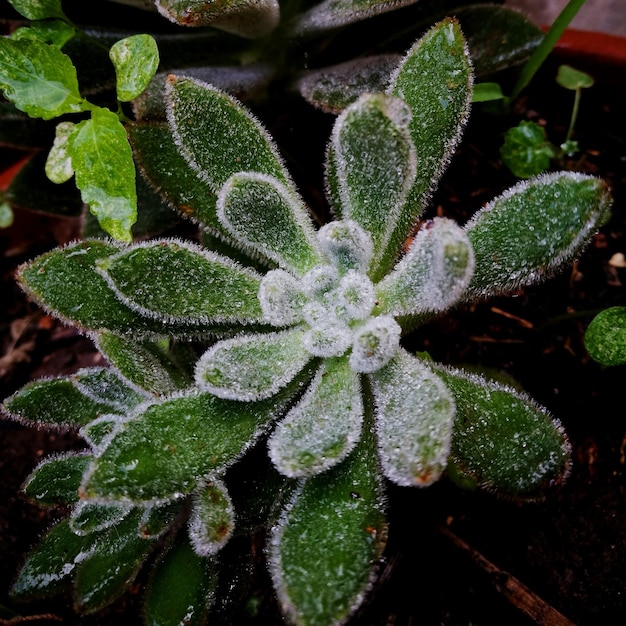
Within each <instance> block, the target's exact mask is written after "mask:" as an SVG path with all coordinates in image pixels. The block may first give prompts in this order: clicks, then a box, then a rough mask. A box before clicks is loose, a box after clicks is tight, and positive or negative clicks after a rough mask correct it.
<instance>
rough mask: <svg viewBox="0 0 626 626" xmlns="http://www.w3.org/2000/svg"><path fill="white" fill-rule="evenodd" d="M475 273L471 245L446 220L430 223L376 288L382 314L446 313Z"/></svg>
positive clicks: (460, 230)
mask: <svg viewBox="0 0 626 626" xmlns="http://www.w3.org/2000/svg"><path fill="white" fill-rule="evenodd" d="M473 271H474V254H473V252H472V245H471V243H470V241H469V239H468V237H467V235H466V233H465V232H464V231H463V229H462V228H461V227H460V226H458V225H457V224H456V222H453V221H452V220H449V219H446V218H435V219H434V220H433V221H431V222H427V223H426V224H424V225H423V226H422V228H421V229H420V230H419V231H418V233H417V235H416V236H415V238H414V239H413V242H412V244H411V247H410V248H409V251H408V253H407V254H406V255H405V256H404V257H403V258H402V259H401V260H400V262H399V263H398V264H397V265H396V267H395V268H394V270H393V271H392V272H391V273H390V274H387V276H385V278H384V279H383V280H382V281H381V282H380V283H378V285H376V299H377V301H378V303H379V306H380V311H381V312H383V313H388V314H391V315H394V316H403V315H415V314H422V315H423V314H427V313H433V312H437V311H445V310H446V309H448V308H450V307H451V306H452V305H454V304H455V303H456V302H457V300H458V299H459V298H460V297H461V295H462V294H463V291H464V290H465V288H466V287H467V285H468V284H469V281H470V279H471V277H472V272H473Z"/></svg>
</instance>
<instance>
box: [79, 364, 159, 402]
mask: <svg viewBox="0 0 626 626" xmlns="http://www.w3.org/2000/svg"><path fill="white" fill-rule="evenodd" d="M71 380H72V382H73V383H74V384H75V385H76V388H77V389H78V390H79V391H80V392H81V393H82V394H84V395H85V396H87V397H88V398H91V399H92V400H93V401H94V402H95V403H97V404H99V403H103V404H107V405H108V406H109V407H110V409H111V410H112V411H113V412H116V413H124V412H127V411H130V410H132V409H134V408H135V407H136V406H138V405H139V404H141V403H142V402H145V401H146V400H148V399H150V395H149V394H147V393H145V392H144V391H141V390H139V389H138V388H136V387H133V386H131V385H130V383H129V382H128V381H127V380H124V379H123V378H122V377H121V376H120V375H119V374H118V373H117V372H116V371H115V370H113V369H110V368H108V367H89V368H84V369H81V370H79V371H78V372H76V374H74V375H73V376H72V377H71Z"/></svg>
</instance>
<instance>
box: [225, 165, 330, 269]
mask: <svg viewBox="0 0 626 626" xmlns="http://www.w3.org/2000/svg"><path fill="white" fill-rule="evenodd" d="M217 212H218V219H219V220H220V222H221V223H222V225H223V226H224V228H225V229H226V230H227V231H228V232H229V233H230V234H231V235H232V237H233V238H234V239H235V240H237V241H238V242H239V243H240V244H241V245H242V247H243V248H244V249H246V250H252V251H253V252H254V253H256V254H260V255H261V256H263V257H266V258H269V259H271V260H272V261H274V262H276V263H278V265H279V266H280V267H282V268H283V269H287V270H291V271H292V272H294V273H295V274H298V275H303V274H305V273H306V272H307V271H309V270H311V269H313V267H315V266H316V265H319V264H320V263H321V262H323V257H322V254H321V250H320V249H319V245H318V243H317V237H316V234H315V230H314V228H313V223H312V221H311V218H310V217H309V213H308V211H307V208H306V206H305V205H304V203H303V202H302V200H301V199H300V197H299V196H297V195H295V194H293V193H291V192H290V191H289V190H288V189H287V188H286V187H285V186H284V185H283V184H282V183H280V182H279V181H278V180H276V179H275V178H272V177H270V176H265V175H263V174H257V173H249V172H245V173H244V172H242V173H240V174H234V175H233V176H231V177H230V178H229V179H228V181H227V182H226V183H225V185H224V186H223V187H222V190H221V191H220V194H219V196H218V200H217Z"/></svg>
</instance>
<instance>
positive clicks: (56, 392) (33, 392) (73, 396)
mask: <svg viewBox="0 0 626 626" xmlns="http://www.w3.org/2000/svg"><path fill="white" fill-rule="evenodd" d="M3 409H4V411H5V412H6V414H7V415H8V417H9V418H11V419H14V420H17V421H20V422H25V423H28V424H31V425H40V426H46V427H47V428H78V427H80V426H84V425H85V424H88V423H89V422H91V421H92V420H94V419H96V418H97V417H99V416H100V415H103V414H104V413H110V412H111V406H110V405H109V404H108V403H105V402H96V401H94V400H93V399H92V398H90V397H88V396H85V395H84V394H83V393H82V392H81V391H80V390H79V389H78V388H77V387H76V385H75V384H74V382H73V381H72V379H71V378H52V379H46V380H39V381H34V382H30V383H28V384H26V385H24V387H22V388H21V389H20V390H19V391H17V392H16V393H14V394H13V395H12V396H11V397H10V398H7V400H5V402H4V404H3Z"/></svg>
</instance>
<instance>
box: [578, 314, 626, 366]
mask: <svg viewBox="0 0 626 626" xmlns="http://www.w3.org/2000/svg"><path fill="white" fill-rule="evenodd" d="M585 347H586V348H587V352H589V356H591V358H592V359H593V360H594V361H597V362H598V363H600V364H601V365H605V366H607V367H612V366H615V365H623V364H624V363H626V307H623V306H613V307H610V308H608V309H605V310H604V311H601V312H600V313H598V315H596V316H595V317H594V318H593V320H591V323H590V324H589V326H588V327H587V330H586V331H585Z"/></svg>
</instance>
